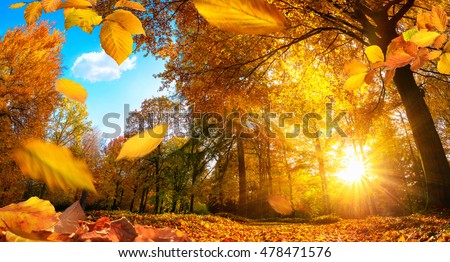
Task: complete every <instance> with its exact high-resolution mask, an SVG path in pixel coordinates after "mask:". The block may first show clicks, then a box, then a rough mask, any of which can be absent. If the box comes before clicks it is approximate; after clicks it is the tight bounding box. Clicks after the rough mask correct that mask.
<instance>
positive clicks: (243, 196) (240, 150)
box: [237, 125, 247, 216]
mask: <svg viewBox="0 0 450 262" xmlns="http://www.w3.org/2000/svg"><path fill="white" fill-rule="evenodd" d="M239 126H240V125H239ZM239 135H240V128H238V132H237V157H238V169H239V214H240V215H242V216H247V176H246V173H245V155H244V142H243V141H242V138H240V137H239Z"/></svg>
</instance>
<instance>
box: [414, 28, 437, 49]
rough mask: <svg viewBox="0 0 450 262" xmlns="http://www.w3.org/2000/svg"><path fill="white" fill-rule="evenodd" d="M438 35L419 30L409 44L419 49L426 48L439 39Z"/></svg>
mask: <svg viewBox="0 0 450 262" xmlns="http://www.w3.org/2000/svg"><path fill="white" fill-rule="evenodd" d="M439 35H440V34H439V33H437V32H429V31H427V30H420V31H419V32H417V33H415V34H414V35H413V36H412V37H411V40H410V41H411V42H413V43H415V44H417V45H418V46H419V47H427V46H430V45H432V44H433V43H434V41H435V40H436V38H438V37H439Z"/></svg>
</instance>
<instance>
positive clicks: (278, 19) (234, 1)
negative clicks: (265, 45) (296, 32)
mask: <svg viewBox="0 0 450 262" xmlns="http://www.w3.org/2000/svg"><path fill="white" fill-rule="evenodd" d="M194 4H195V7H196V8H197V10H198V12H199V13H200V15H202V16H203V17H204V18H205V19H206V21H208V22H209V23H210V24H212V25H214V26H216V27H218V28H219V29H221V30H224V31H229V32H234V33H241V34H270V33H274V32H279V31H282V30H284V29H285V28H286V18H285V17H284V15H283V14H282V13H281V12H280V11H279V10H278V9H277V8H276V7H275V6H273V5H272V4H269V3H268V2H267V1H266V0H229V1H222V0H194Z"/></svg>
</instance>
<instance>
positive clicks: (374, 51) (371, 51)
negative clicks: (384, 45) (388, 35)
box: [366, 45, 384, 63]
mask: <svg viewBox="0 0 450 262" xmlns="http://www.w3.org/2000/svg"><path fill="white" fill-rule="evenodd" d="M366 55H367V58H368V59H369V61H370V62H371V63H377V62H382V61H384V54H383V51H382V50H381V48H380V47H379V46H377V45H372V46H369V47H367V48H366Z"/></svg>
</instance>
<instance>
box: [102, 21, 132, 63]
mask: <svg viewBox="0 0 450 262" xmlns="http://www.w3.org/2000/svg"><path fill="white" fill-rule="evenodd" d="M100 43H101V45H102V48H103V50H105V52H106V53H107V54H108V55H109V56H110V57H112V58H113V59H114V60H115V61H116V62H117V64H118V65H120V64H122V62H123V61H125V60H126V59H127V58H128V56H130V55H131V52H132V51H133V36H132V35H131V33H130V32H128V31H127V30H125V29H124V28H123V27H122V26H121V25H120V24H119V23H117V22H114V21H105V22H104V23H103V26H102V29H101V30H100Z"/></svg>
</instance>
